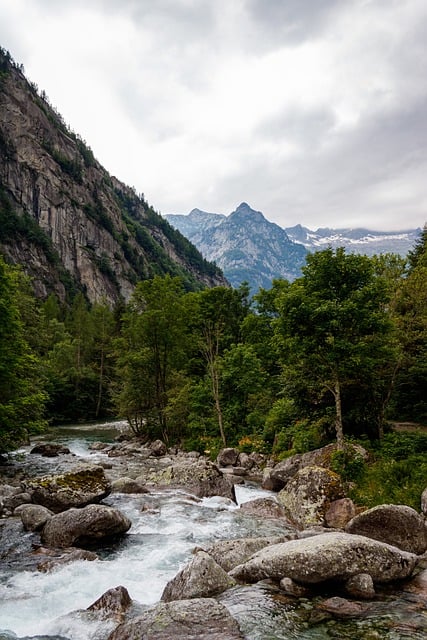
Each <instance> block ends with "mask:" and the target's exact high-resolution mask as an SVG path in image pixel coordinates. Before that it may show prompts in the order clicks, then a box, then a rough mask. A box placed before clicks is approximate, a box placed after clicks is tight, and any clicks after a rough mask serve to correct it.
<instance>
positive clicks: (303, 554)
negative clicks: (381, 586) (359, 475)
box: [230, 532, 417, 584]
mask: <svg viewBox="0 0 427 640" xmlns="http://www.w3.org/2000/svg"><path fill="white" fill-rule="evenodd" d="M416 564H417V556H415V555H414V554H411V553H407V552H405V551H401V550H400V549H397V548H396V547H392V546H391V545H388V544H385V543H382V542H378V541H377V540H371V539H370V538H366V537H364V536H356V535H350V534H347V533H334V532H331V533H324V534H321V535H318V536H313V537H311V538H304V539H302V540H291V541H290V542H283V543H281V544H276V545H271V546H268V547H264V548H263V549H261V551H258V552H257V553H255V554H254V555H253V556H252V557H251V558H250V559H249V560H248V561H247V562H245V563H243V564H241V565H239V566H238V567H236V568H235V569H233V570H232V571H231V572H230V575H231V576H232V577H233V578H235V579H236V580H241V581H243V582H258V581H259V580H264V579H266V578H272V579H275V580H281V579H282V578H284V577H288V578H291V579H292V580H296V581H297V582H300V583H302V584H316V583H320V582H324V581H326V580H342V581H347V580H348V579H349V578H352V577H353V576H356V575H358V574H361V573H363V574H368V575H370V576H371V578H372V580H373V581H374V582H379V583H382V582H384V583H385V582H390V581H393V580H398V579H402V578H407V577H409V576H410V575H411V574H412V572H413V570H414V568H415V566H416Z"/></svg>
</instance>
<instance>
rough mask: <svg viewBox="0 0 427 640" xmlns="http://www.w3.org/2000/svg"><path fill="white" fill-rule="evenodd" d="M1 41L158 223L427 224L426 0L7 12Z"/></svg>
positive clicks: (49, 6) (1, 7) (254, 1)
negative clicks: (235, 215)
mask: <svg viewBox="0 0 427 640" xmlns="http://www.w3.org/2000/svg"><path fill="white" fill-rule="evenodd" d="M0 44H1V45H2V46H3V47H5V48H7V49H9V50H10V52H11V54H12V56H13V57H14V59H15V60H16V61H17V62H19V63H23V64H24V67H25V71H26V74H27V76H28V77H29V78H30V79H31V80H33V81H34V82H36V83H37V84H38V86H39V87H40V89H44V90H45V91H46V93H47V95H48V96H49V98H50V101H51V103H52V104H53V105H54V106H55V107H56V108H57V109H58V110H59V111H60V112H61V113H62V114H63V116H64V118H65V120H66V122H67V123H68V124H69V125H70V126H71V128H72V129H73V130H74V131H76V132H77V133H79V134H80V135H81V136H82V137H83V138H84V139H85V140H86V141H87V143H88V144H89V146H90V147H91V148H92V149H93V151H94V153H95V155H96V157H97V158H98V159H99V161H100V162H101V163H102V164H103V165H104V166H105V167H106V169H107V170H108V171H109V172H110V173H112V174H114V175H116V176H117V177H118V178H119V179H121V180H123V181H124V182H125V183H127V184H129V185H132V186H134V187H135V188H136V189H137V191H138V192H143V193H144V194H145V197H146V199H147V200H148V201H149V202H150V204H152V205H153V206H154V208H155V209H157V210H159V211H160V212H162V213H187V212H189V211H190V210H191V209H192V208H194V207H198V208H200V209H203V210H205V211H212V212H215V213H225V214H228V213H230V212H231V211H233V210H234V209H235V208H236V206H237V205H238V204H239V203H240V202H241V201H246V202H248V203H249V204H250V205H251V206H252V207H253V208H254V209H257V210H260V211H262V212H263V213H264V214H265V216H266V217H267V218H268V219H269V220H272V221H274V222H277V223H278V224H280V225H281V226H291V225H294V224H298V223H301V224H303V225H305V226H308V227H310V228H312V229H314V228H317V227H319V226H322V227H324V226H331V227H355V226H366V227H369V228H371V229H384V230H388V229H390V230H391V229H406V228H413V227H416V226H422V225H423V224H424V223H425V221H426V220H427V2H426V0H120V1H119V0H13V2H11V1H10V0H0Z"/></svg>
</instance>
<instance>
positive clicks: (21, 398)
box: [0, 257, 46, 453]
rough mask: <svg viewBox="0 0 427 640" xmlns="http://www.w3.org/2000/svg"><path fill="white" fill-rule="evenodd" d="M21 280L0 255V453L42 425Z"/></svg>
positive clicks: (40, 386)
mask: <svg viewBox="0 0 427 640" xmlns="http://www.w3.org/2000/svg"><path fill="white" fill-rule="evenodd" d="M20 281H22V275H21V274H20V272H19V271H17V270H16V269H13V268H11V267H9V266H8V265H7V264H6V263H5V262H4V260H3V258H2V257H0V453H1V452H6V451H9V450H10V449H12V448H13V447H15V446H17V445H18V444H19V443H20V442H22V441H23V440H25V439H26V438H27V437H28V434H29V433H32V432H35V431H38V430H40V429H42V428H43V426H44V425H45V421H44V419H43V412H44V403H45V400H46V396H45V393H44V390H43V384H42V382H43V381H42V376H41V375H40V364H39V361H38V359H37V357H36V355H35V354H34V352H33V351H32V349H31V347H30V345H29V344H28V341H27V340H26V339H25V326H24V323H23V321H22V318H21V314H20V311H19V307H20V303H21V302H22V300H21V299H20V298H21V291H20V289H19V282H20ZM22 295H25V294H22Z"/></svg>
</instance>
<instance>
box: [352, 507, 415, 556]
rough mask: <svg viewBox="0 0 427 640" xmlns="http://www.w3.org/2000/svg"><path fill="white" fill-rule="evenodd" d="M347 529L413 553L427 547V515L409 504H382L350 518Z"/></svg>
mask: <svg viewBox="0 0 427 640" xmlns="http://www.w3.org/2000/svg"><path fill="white" fill-rule="evenodd" d="M346 531H347V532H348V533H356V534H358V535H362V536H367V537H368V538H373V539H374V540H380V541H381V542H387V543H388V544H391V545H393V546H395V547H398V548H399V549H403V551H408V552H409V553H416V554H422V553H424V551H426V550H427V528H426V526H425V523H424V519H423V518H422V516H420V515H419V514H418V513H417V512H416V511H415V509H412V508H411V507H407V506H405V505H395V504H382V505H379V506H378V507H373V508H372V509H368V510H367V511H364V512H363V513H360V514H359V515H357V516H355V517H354V518H353V519H352V520H350V522H349V523H348V525H347V527H346Z"/></svg>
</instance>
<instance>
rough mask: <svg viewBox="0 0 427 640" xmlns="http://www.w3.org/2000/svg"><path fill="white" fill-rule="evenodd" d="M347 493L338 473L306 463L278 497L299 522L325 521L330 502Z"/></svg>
mask: <svg viewBox="0 0 427 640" xmlns="http://www.w3.org/2000/svg"><path fill="white" fill-rule="evenodd" d="M343 497H345V492H344V487H343V485H342V482H341V478H340V477H339V475H338V474H336V473H334V472H333V471H330V470H329V469H324V468H322V467H304V468H303V469H301V470H300V471H297V473H296V474H295V475H294V477H293V478H292V480H290V481H289V482H288V483H287V484H286V487H285V488H284V489H282V490H281V491H280V493H279V494H278V496H277V498H278V500H279V502H280V504H281V505H282V506H283V507H284V509H285V514H286V516H287V517H288V518H289V520H291V522H294V523H295V525H296V526H299V527H301V528H303V529H304V528H307V527H310V526H312V525H317V524H320V525H323V524H325V513H326V512H327V511H328V509H329V506H330V504H331V502H334V501H335V500H338V499H339V498H343Z"/></svg>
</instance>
